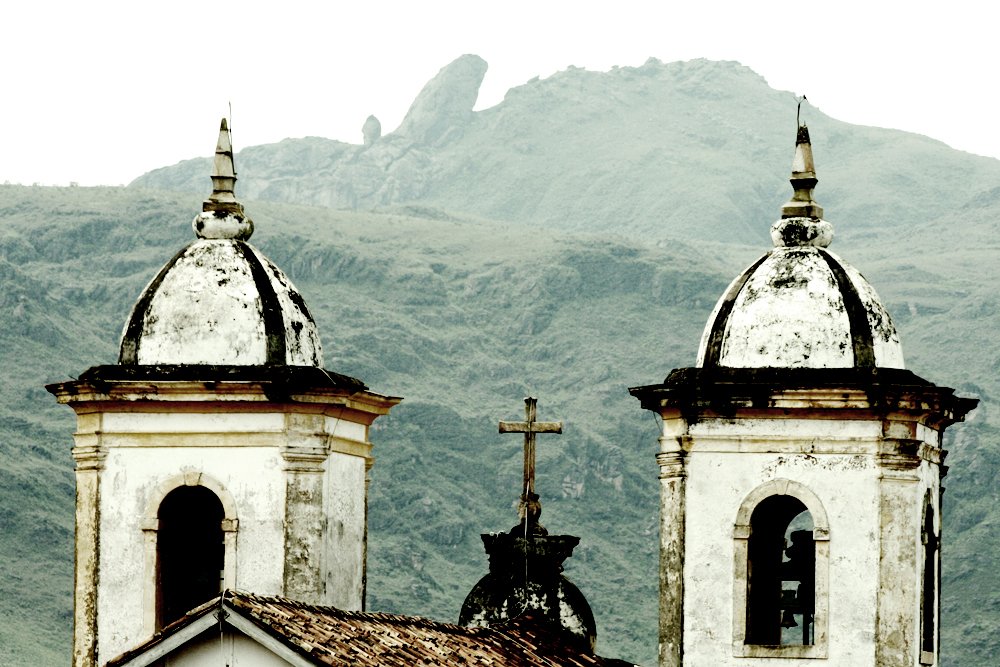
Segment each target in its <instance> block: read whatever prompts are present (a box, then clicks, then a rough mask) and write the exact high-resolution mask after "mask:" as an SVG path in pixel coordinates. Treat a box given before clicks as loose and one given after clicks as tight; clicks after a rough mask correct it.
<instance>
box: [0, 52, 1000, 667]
mask: <svg viewBox="0 0 1000 667" xmlns="http://www.w3.org/2000/svg"><path fill="white" fill-rule="evenodd" d="M473 58H474V57H469V56H466V57H464V58H463V59H460V61H458V62H459V65H454V64H453V65H452V66H450V67H453V68H457V71H454V72H443V73H442V75H445V74H447V76H439V78H438V79H437V80H436V81H437V82H438V83H440V82H441V81H442V80H444V81H445V84H447V85H444V84H442V85H443V90H437V89H431V92H430V93H428V94H427V95H423V94H422V98H424V99H435V100H450V101H451V102H450V103H452V104H451V106H450V107H449V109H450V110H449V111H448V113H447V114H443V113H440V114H435V113H430V114H429V115H428V113H427V112H428V110H427V109H426V108H423V107H421V106H420V104H417V103H415V105H414V107H415V108H414V110H411V115H413V114H416V115H414V116H413V117H412V120H411V122H409V123H404V125H403V127H402V128H401V130H400V131H399V132H397V133H393V134H389V135H386V136H384V137H382V138H381V139H379V140H378V141H377V142H375V143H374V144H373V145H372V146H370V147H367V150H366V149H365V147H359V146H351V145H348V144H342V143H339V142H332V141H329V140H321V139H302V140H288V141H285V142H281V143H279V144H275V145H273V146H260V147H251V148H247V149H246V150H244V151H242V152H241V153H240V154H239V156H238V164H237V166H238V168H239V169H240V178H241V180H240V186H239V187H240V189H241V193H242V195H241V197H242V198H243V199H244V201H245V203H246V205H247V209H248V212H249V213H250V214H251V216H252V217H253V218H254V220H255V221H256V223H257V230H258V231H257V233H256V234H255V236H254V237H253V239H252V243H254V244H255V245H256V246H257V247H259V248H260V249H261V250H262V251H263V252H264V253H265V254H266V255H268V256H269V257H270V258H271V259H272V260H274V261H275V262H276V263H277V264H278V265H279V266H281V267H282V268H283V269H284V270H285V271H286V273H287V274H288V275H289V276H290V277H291V278H292V280H293V281H295V283H296V284H297V286H298V287H299V288H300V290H301V291H302V293H303V294H304V296H305V297H306V300H307V302H308V304H309V306H310V308H311V310H312V312H313V314H314V315H315V317H316V319H317V321H318V324H319V327H320V331H321V333H322V334H323V343H324V348H325V356H326V365H327V367H328V368H330V369H332V370H336V371H339V372H342V373H346V374H348V375H353V376H356V377H360V378H362V379H363V380H364V381H365V382H366V383H367V384H368V385H369V386H371V387H372V389H373V390H375V391H378V392H382V393H389V394H394V395H400V396H403V397H405V401H404V402H403V403H402V404H401V405H400V406H399V407H398V408H396V409H395V410H394V411H393V412H392V414H391V415H390V416H389V417H388V418H384V419H380V420H379V421H378V422H376V429H375V430H374V432H373V434H372V438H373V440H374V442H375V445H376V448H375V456H376V464H375V467H374V469H373V471H372V487H371V512H370V521H371V545H370V550H369V592H370V593H369V600H368V603H369V608H370V609H376V610H383V611H394V612H402V613H407V614H420V615H428V616H432V617H434V618H438V619H441V620H455V619H456V618H457V615H458V610H459V608H460V605H461V602H462V600H463V598H464V596H465V594H466V593H467V592H468V591H469V589H471V587H472V586H473V584H474V583H475V581H476V580H477V579H478V578H479V577H480V576H482V575H483V574H485V572H486V571H487V560H486V556H485V554H484V553H483V550H482V544H481V541H480V539H479V534H480V533H481V532H488V531H498V530H506V529H508V528H509V527H510V526H511V525H513V524H514V523H515V521H516V517H515V509H514V503H515V501H516V496H517V494H518V485H519V479H520V466H521V450H520V441H519V440H518V439H517V438H512V437H510V436H507V437H502V436H499V435H498V434H497V428H496V422H497V420H499V419H512V418H519V416H520V415H521V414H522V410H523V404H522V402H521V399H522V398H523V397H524V396H526V395H528V394H532V395H536V396H538V398H539V415H540V417H541V418H543V419H561V420H563V421H564V422H565V429H564V435H562V436H558V437H556V436H550V437H546V438H542V439H540V443H539V463H538V490H539V492H540V494H541V496H542V503H543V508H544V511H543V515H542V521H543V523H544V524H545V525H546V526H547V527H548V529H549V530H550V532H553V533H569V534H574V535H578V536H580V537H581V538H582V541H581V544H580V546H579V547H578V548H577V550H576V552H575V554H574V556H573V557H572V558H571V559H570V560H569V561H568V562H567V570H566V574H567V576H569V577H570V578H571V579H572V580H573V581H574V582H575V583H576V584H577V585H578V586H579V587H580V588H581V589H582V590H583V592H584V593H585V594H586V596H587V598H588V600H589V601H590V603H591V605H592V607H593V608H594V611H595V616H596V617H597V623H598V633H599V646H598V649H599V651H600V652H601V653H602V654H604V655H609V656H617V657H623V658H629V659H633V660H637V661H640V662H642V663H644V664H653V663H654V661H655V660H654V656H655V648H656V647H655V641H656V639H655V638H656V580H657V578H656V570H657V554H656V549H657V504H658V497H657V494H658V491H657V479H656V475H657V471H656V466H655V461H654V452H655V447H656V435H657V427H656V421H655V419H654V418H653V417H652V416H651V415H650V414H648V413H645V412H643V411H642V410H640V409H639V406H638V404H637V402H636V401H635V400H634V399H632V398H631V397H630V396H629V395H628V393H627V387H629V386H634V385H639V384H648V383H653V382H658V381H660V380H662V379H663V377H665V376H666V374H667V372H668V371H669V370H670V369H672V368H675V367H681V366H690V365H692V364H693V363H694V358H695V353H696V350H697V344H698V339H699V336H700V334H701V329H702V327H703V326H704V323H705V321H706V319H707V317H708V314H709V312H710V310H711V308H712V306H713V305H714V302H715V300H716V299H717V298H718V296H719V295H720V294H721V293H722V292H723V290H724V289H725V286H726V285H727V284H728V282H729V280H730V279H731V278H732V277H733V276H734V275H736V273H737V272H738V271H739V270H741V269H742V268H743V267H744V266H745V265H746V264H748V263H749V262H751V261H752V260H753V259H754V258H755V257H756V256H758V255H759V254H761V253H762V252H764V251H765V250H766V249H767V247H768V246H769V241H768V240H767V229H768V227H769V225H770V223H771V221H772V220H773V218H774V217H775V216H776V214H777V209H778V207H779V206H780V205H781V204H782V203H783V202H784V201H785V200H787V198H788V196H789V194H790V192H791V190H790V188H789V187H788V185H787V180H786V179H787V174H788V170H789V163H790V159H791V148H792V141H793V139H794V135H793V131H794V123H793V122H791V121H793V118H791V117H790V114H792V113H794V104H793V102H792V99H791V96H790V95H789V94H787V93H780V92H776V91H773V90H771V89H769V88H768V87H767V86H766V84H765V82H764V81H763V80H762V79H760V77H757V76H756V75H755V74H753V73H752V72H750V71H749V70H746V69H745V68H741V67H739V66H736V65H734V64H731V63H710V62H704V61H696V62H692V63H683V64H671V65H663V64H660V63H656V62H650V63H647V64H646V65H644V66H643V67H640V68H622V69H619V70H614V71H612V72H609V73H603V74H600V73H593V72H585V71H583V70H570V71H568V72H563V73H560V74H558V75H555V76H553V77H551V78H549V79H546V80H544V81H534V82H530V83H528V84H526V85H525V86H522V87H521V88H518V89H515V90H513V91H511V93H510V94H509V95H508V97H507V99H506V100H505V101H504V102H503V103H502V104H501V105H498V106H497V107H494V108H493V109H488V110H485V111H480V112H473V111H471V107H472V104H471V102H468V98H469V94H468V86H469V85H472V84H470V83H469V81H470V80H472V83H473V84H475V86H478V83H477V82H476V81H475V78H476V76H479V77H480V79H481V73H479V72H480V71H481V70H482V68H483V67H484V65H482V66H479V65H478V64H477V62H476V60H474V59H473ZM446 69H447V68H446ZM434 84H435V82H432V83H431V84H429V86H431V85H434ZM463 85H465V86H466V87H465V88H462V86H463ZM449 86H451V87H452V88H454V87H456V86H457V87H458V90H455V91H452V94H446V93H447V92H448V90H449ZM463 90H464V91H465V94H463V93H462V91H463ZM431 93H433V94H431ZM420 99H421V98H418V102H420ZM472 99H473V100H474V97H473V98H472ZM466 104H468V108H465V105H466ZM442 105H443V106H447V105H444V104H443V103H442ZM748 105H750V106H748ZM747 108H754V109H760V113H759V114H758V113H756V112H755V113H754V114H747V113H746V109H747ZM432 111H433V110H432ZM643 113H645V114H650V115H651V116H650V117H651V118H653V120H650V121H648V122H647V121H644V122H645V125H643V126H642V128H643V129H641V130H640V129H635V127H634V126H635V123H636V122H638V121H637V119H638V118H640V117H641V116H642V114H643ZM442 118H443V119H444V120H442ZM657 118H659V119H664V118H665V119H666V121H662V120H661V122H655V121H656V119H657ZM807 120H809V122H810V127H811V130H812V133H813V139H814V144H815V146H816V153H817V160H818V162H819V164H818V166H819V169H820V173H819V176H820V181H821V182H820V186H819V188H818V190H817V197H818V199H819V201H820V203H821V204H823V205H824V206H825V207H826V210H827V217H828V218H829V219H830V220H831V221H832V222H833V223H834V225H835V227H836V230H837V233H838V238H837V240H836V241H835V242H834V246H833V249H834V250H836V251H837V252H838V253H839V254H840V255H841V256H843V257H845V258H846V259H847V260H848V261H849V262H851V263H852V264H854V265H855V266H857V267H859V268H860V269H861V270H862V271H863V272H864V273H865V275H866V276H867V277H868V279H869V280H870V281H871V282H872V283H873V284H874V285H875V287H876V288H877V289H878V291H879V293H880V294H881V296H882V298H883V300H884V301H885V303H886V305H887V307H888V309H889V311H890V312H891V314H892V316H893V317H894V319H895V321H896V324H897V326H898V327H899V329H900V332H901V337H902V340H903V345H904V352H905V353H906V358H907V365H908V367H909V368H910V369H911V370H914V371H915V372H916V373H918V374H919V375H921V376H923V377H926V378H928V379H930V380H932V381H935V382H937V383H939V384H945V385H949V386H957V387H958V388H959V390H960V391H961V392H962V393H964V394H965V395H975V396H978V397H980V398H981V399H982V401H983V403H982V407H980V408H979V409H978V410H977V411H976V412H975V413H974V415H973V417H972V419H971V420H970V422H969V423H967V424H964V425H959V426H956V427H953V429H952V433H953V437H952V438H951V439H950V442H949V447H950V449H951V452H952V453H951V454H950V456H949V458H948V464H949V465H950V466H951V469H950V472H949V475H948V477H947V479H946V486H947V487H948V492H947V494H946V496H945V521H946V529H945V541H946V544H945V552H944V553H945V556H944V558H945V560H944V570H945V581H944V589H943V590H944V596H945V598H944V610H943V611H944V616H943V623H942V625H943V630H942V632H943V640H942V641H943V645H944V651H945V660H944V664H946V665H949V666H950V667H955V666H964V667H977V666H978V665H983V664H990V663H991V662H992V660H993V656H994V655H995V654H996V652H997V650H998V649H1000V646H998V644H1000V640H998V639H996V636H995V633H994V632H993V629H994V628H995V627H997V625H998V622H1000V607H998V605H997V594H996V592H995V591H994V590H992V586H991V585H984V582H987V583H989V584H991V583H992V581H993V579H994V578H995V577H994V573H995V572H996V571H997V569H998V566H1000V562H998V560H1000V555H998V554H997V553H996V552H995V550H994V549H992V548H991V547H992V544H993V542H994V540H993V539H992V529H993V524H994V523H995V522H996V521H997V513H996V512H995V509H994V507H995V504H996V501H997V496H998V494H1000V484H998V482H997V479H998V472H1000V470H998V468H1000V456H998V454H997V451H996V447H995V446H994V443H995V442H996V441H997V436H998V433H997V429H998V424H997V415H1000V412H998V411H997V410H996V402H995V401H996V399H995V397H996V396H998V395H1000V394H998V392H1000V387H998V380H997V378H998V377H1000V373H998V371H1000V350H998V348H997V346H996V345H995V344H994V342H993V338H994V336H995V331H997V330H998V328H1000V321H998V320H1000V317H998V312H1000V309H998V307H997V305H998V304H997V301H998V298H1000V297H998V296H997V293H996V288H995V284H996V282H997V278H998V275H997V274H998V269H997V262H996V257H997V250H998V248H997V246H998V243H997V240H996V239H997V238H998V236H997V234H998V233H1000V229H998V222H997V221H998V220H1000V189H995V188H994V187H993V186H994V184H995V183H1000V179H998V177H1000V167H998V163H997V162H996V161H993V160H987V159H985V158H977V157H974V156H970V155H967V154H963V153H959V152H956V151H952V150H951V149H948V148H947V147H945V146H943V145H942V144H940V143H937V142H934V141H932V140H929V139H925V138H922V137H916V136H914V135H908V134H904V133H900V132H894V131H888V130H877V129H874V128H857V127H853V126H850V125H846V124H843V123H839V122H837V121H833V120H831V119H826V118H825V117H824V116H822V114H820V113H819V112H818V111H816V110H809V112H808V115H807ZM456 128H457V129H456ZM713 128H715V129H714V130H713ZM713 137H715V139H713ZM518 142H524V143H523V144H519V143H518ZM383 143H384V144H385V145H387V146H390V147H391V146H396V147H395V148H393V150H394V151H397V152H396V153H392V154H391V155H392V156H394V157H393V160H392V161H391V163H389V164H388V166H386V168H384V169H381V171H379V170H370V171H368V172H364V170H363V169H362V167H363V166H364V165H365V164H367V163H366V162H365V161H366V160H374V159H375V157H377V154H375V151H376V149H377V148H378V147H379V146H380V144H383ZM407 146H408V147H409V148H408V149H407ZM519 146H520V147H519ZM529 148H530V150H528V149H529ZM397 149H398V150H397ZM380 150H381V149H380ZM385 150H386V151H388V150H389V148H386V149H385ZM385 155H389V153H385ZM411 155H413V157H408V156H411ZM421 155H423V157H421ZM352 156H353V157H352ZM518 156H520V157H518ZM643 156H645V158H644V157H643ZM418 158H419V159H421V160H424V159H426V162H419V163H417V162H414V163H412V164H411V166H410V167H406V165H407V164H409V163H407V160H411V159H412V160H417V159H418ZM386 159H388V158H386ZM644 160H645V161H644ZM418 164H419V165H423V166H421V167H420V168H418V167H417V165H418ZM321 165H326V167H323V169H326V171H323V170H322V169H321V168H320V166H321ZM351 165H354V166H351ZM671 165H674V166H671ZM383 166H385V165H383ZM404 167H405V168H406V169H411V171H409V172H407V171H405V170H404ZM208 169H209V167H208V166H207V162H206V161H201V160H195V161H191V162H189V163H182V164H181V165H178V166H176V167H173V168H168V169H164V170H159V171H158V172H155V173H153V174H149V175H147V176H146V177H143V178H142V179H140V183H142V184H143V185H145V186H152V185H156V186H158V187H161V188H162V187H173V188H178V189H181V190H191V191H192V192H190V193H184V192H172V193H171V192H164V191H155V190H150V189H147V188H146V187H139V186H138V185H136V186H134V187H130V188H65V189H56V188H37V187H20V186H2V187H0V220H2V221H3V224H2V225H0V276H2V280H3V285H4V289H3V290H2V291H0V311H2V313H3V320H4V322H5V325H6V326H5V327H3V328H2V329H0V358H2V368H3V369H4V375H5V378H6V382H5V383H4V384H3V385H2V386H0V479H2V480H3V484H2V485H0V556H2V558H0V563H2V564H0V664H3V665H8V664H11V665H21V664H25V665H47V664H62V663H65V661H66V657H67V653H68V650H69V648H68V647H69V634H70V629H71V618H70V606H71V600H70V598H71V586H72V521H73V475H72V461H71V459H70V456H69V448H70V446H71V433H72V431H73V423H72V415H71V411H69V410H67V409H66V408H64V407H60V406H57V405H56V404H55V402H54V400H53V399H52V397H51V396H50V395H48V394H47V393H46V392H45V391H44V389H43V388H42V387H43V385H44V384H45V383H48V382H55V381H60V380H64V379H66V378H67V377H69V376H75V375H77V374H78V373H79V372H81V371H83V370H84V369H85V368H87V367H88V366H91V365H96V364H102V363H112V362H113V361H114V360H115V359H116V355H117V342H118V336H119V334H120V331H121V326H122V324H123V323H124V322H125V318H126V316H127V314H128V311H129V309H130V307H131V305H132V303H133V302H134V300H135V298H136V297H137V296H138V294H139V293H140V291H141V289H142V287H143V285H144V284H145V283H146V282H147V281H148V280H149V279H150V278H151V277H152V276H153V275H154V274H155V272H156V270H157V269H158V268H159V267H160V266H161V265H162V264H163V263H164V262H165V261H166V260H167V259H168V258H169V257H170V256H171V255H172V254H173V253H174V252H175V251H176V250H177V249H178V248H179V247H180V246H181V245H183V244H185V243H187V242H188V241H190V240H191V239H192V238H193V236H192V232H191V230H190V225H189V223H190V219H191V217H193V215H194V214H195V213H196V212H197V211H198V210H199V209H200V202H201V199H202V198H204V196H205V195H206V194H207V191H208V187H209V180H208V178H207V173H208ZM363 173H367V174H368V175H367V176H363V175H362V174H363ZM407 174H409V175H407ZM196 177H197V178H196ZM366 179H367V180H366ZM393 179H395V180H393ZM421 179H422V180H421ZM189 181H190V182H189ZM365 183H367V184H368V185H367V187H368V191H370V192H371V193H381V194H378V195H377V196H376V194H371V195H370V196H368V195H366V196H361V195H359V194H358V193H359V192H361V190H359V189H358V188H360V187H361V186H362V185H364V184H365ZM359 184H360V185H359ZM338 193H339V194H338ZM343 193H354V194H352V195H351V196H353V197H355V198H356V200H355V201H353V202H348V201H346V200H342V199H338V197H340V196H346V195H343ZM279 195H280V196H279ZM252 197H256V198H259V199H260V201H251V198H252ZM286 200H287V201H286ZM303 203H310V204H320V205H323V206H324V207H316V206H303V205H301V204H303ZM325 206H335V207H340V208H341V209H344V208H352V210H335V209H333V208H329V207H325Z"/></svg>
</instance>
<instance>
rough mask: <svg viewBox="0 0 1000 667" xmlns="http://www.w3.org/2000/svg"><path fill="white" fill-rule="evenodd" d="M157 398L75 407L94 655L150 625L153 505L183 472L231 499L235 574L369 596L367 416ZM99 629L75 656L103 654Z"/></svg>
mask: <svg viewBox="0 0 1000 667" xmlns="http://www.w3.org/2000/svg"><path fill="white" fill-rule="evenodd" d="M161 407H162V410H163V411H162V412H157V411H154V410H153V408H152V406H150V405H149V404H143V405H141V406H140V407H138V408H136V410H135V411H120V412H108V413H101V412H89V411H87V412H82V413H81V414H80V419H79V423H78V431H77V436H76V437H77V449H76V450H75V451H77V454H78V461H79V464H80V465H81V466H83V467H82V468H81V470H80V471H79V473H78V474H79V475H81V476H82V477H81V480H82V481H81V490H82V491H83V495H82V496H81V505H80V507H79V508H78V521H79V523H80V534H81V535H82V536H83V537H84V538H86V536H87V535H92V536H93V539H84V540H83V541H82V542H79V543H78V549H80V550H81V552H82V555H83V556H84V558H80V559H79V560H80V562H81V563H82V564H83V565H84V566H86V567H85V570H82V571H81V574H82V579H81V581H80V582H79V583H80V586H81V588H80V590H79V591H78V595H79V597H80V600H81V601H82V605H81V606H80V608H79V609H78V614H83V615H84V616H87V617H88V618H90V617H94V616H96V621H92V622H91V621H88V622H87V625H86V627H91V626H92V625H95V624H96V634H97V636H98V638H99V639H98V645H97V646H96V647H95V648H96V660H97V661H99V662H103V661H105V660H108V659H110V658H112V657H114V656H115V655H118V654H119V653H121V652H123V651H125V650H127V649H129V648H132V647H133V646H135V645H136V644H137V643H139V642H140V641H142V640H144V639H146V638H148V637H149V636H151V635H152V633H153V631H154V629H155V620H156V619H155V607H156V602H155V600H156V591H155V586H156V580H155V576H156V540H157V530H158V520H157V512H158V509H159V506H160V504H161V503H162V501H163V499H164V497H165V496H166V495H167V494H168V493H169V492H170V491H172V490H173V489H175V488H177V487H180V486H184V485H188V486H191V485H201V486H205V487H206V488H208V489H210V490H211V491H213V493H215V494H216V495H217V496H218V497H219V498H220V500H221V501H222V504H223V507H224V511H225V520H224V521H223V530H224V539H225V549H226V563H225V571H224V585H225V586H226V587H230V588H237V589H241V590H248V591H253V592H255V593H260V594H265V595H271V594H276V595H294V596H297V597H298V598H300V599H304V600H306V601H312V602H316V603H328V604H334V605H337V606H340V607H342V608H346V609H361V607H362V605H363V594H364V581H365V569H364V558H365V539H366V519H367V517H366V512H365V508H366V499H365V493H366V491H365V479H366V466H367V465H368V464H369V462H370V453H371V452H370V450H371V445H370V444H369V443H368V441H367V436H368V425H367V422H368V420H369V419H370V418H366V417H363V416H359V415H357V414H355V413H354V412H352V411H350V410H346V411H345V410H344V409H342V408H336V407H335V408H333V409H332V411H334V414H336V415H337V416H336V417H331V416H329V415H325V414H323V412H324V411H325V410H326V408H323V410H321V411H316V410H314V409H308V408H307V409H305V410H304V411H303V412H300V413H298V412H284V411H280V410H275V411H269V410H267V409H259V408H258V409H253V410H246V409H241V408H240V406H239V405H238V404H235V403H229V402H225V401H224V402H221V403H213V404H211V405H191V404H182V405H170V404H164V405H162V406H161ZM233 408H235V409H233ZM352 418H358V419H359V421H352ZM84 444H85V445H86V448H82V445H84ZM91 478H93V479H91ZM88 480H90V481H88ZM88 545H89V546H88ZM88 550H89V551H96V553H95V556H96V557H95V558H94V559H93V560H94V562H93V566H92V567H91V566H89V565H88V563H90V562H91V560H90V559H89V557H87V554H88V553H89V551H88ZM290 582H291V584H292V585H291V587H290V585H289V584H290ZM95 589H96V590H95ZM90 635H92V633H81V635H80V637H81V640H80V642H79V647H77V648H78V653H80V655H81V656H82V657H81V658H80V659H79V661H78V664H94V657H93V653H94V650H93V649H91V648H89V646H88V642H87V641H84V640H86V639H87V638H88V637H89V636H90ZM87 655H90V656H91V657H90V658H87V657H86V656H87ZM88 660H89V662H88Z"/></svg>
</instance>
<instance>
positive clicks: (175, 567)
mask: <svg viewBox="0 0 1000 667" xmlns="http://www.w3.org/2000/svg"><path fill="white" fill-rule="evenodd" d="M141 527H142V530H143V533H144V535H145V538H144V540H145V577H144V579H145V583H144V602H143V628H144V630H145V631H146V632H147V633H148V634H150V635H152V634H153V633H154V632H156V631H158V630H159V629H160V628H162V627H163V626H164V625H166V624H168V623H170V622H172V621H173V620H176V619H177V618H179V617H180V616H182V615H183V614H184V613H186V612H187V611H190V610H191V609H192V608H193V607H195V606H197V605H198V604H201V603H202V602H205V601H207V600H208V599H211V597H213V596H215V595H218V593H219V591H220V590H223V589H227V588H235V587H236V544H237V542H236V538H237V530H238V528H239V520H238V519H237V518H236V505H235V502H234V501H233V498H232V496H231V495H230V494H229V492H228V491H227V490H226V488H225V487H224V486H223V485H222V484H220V483H219V482H218V481H217V480H215V479H213V478H212V477H210V476H208V475H205V474H203V473H201V472H197V471H186V472H184V473H182V474H180V475H176V476H174V477H171V478H169V479H167V480H164V481H163V482H162V483H161V484H160V485H159V486H158V487H157V488H156V490H155V491H154V492H153V493H152V494H151V496H150V499H149V503H148V505H147V506H146V514H145V518H144V519H143V521H142V525H141ZM189 555H190V556H199V558H198V559H195V560H194V561H192V560H190V559H188V556H189ZM196 580H197V582H196ZM211 591H214V592H211ZM199 598H200V599H199ZM192 600H197V601H196V602H194V603H193V604H192V603H191V602H192Z"/></svg>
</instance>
